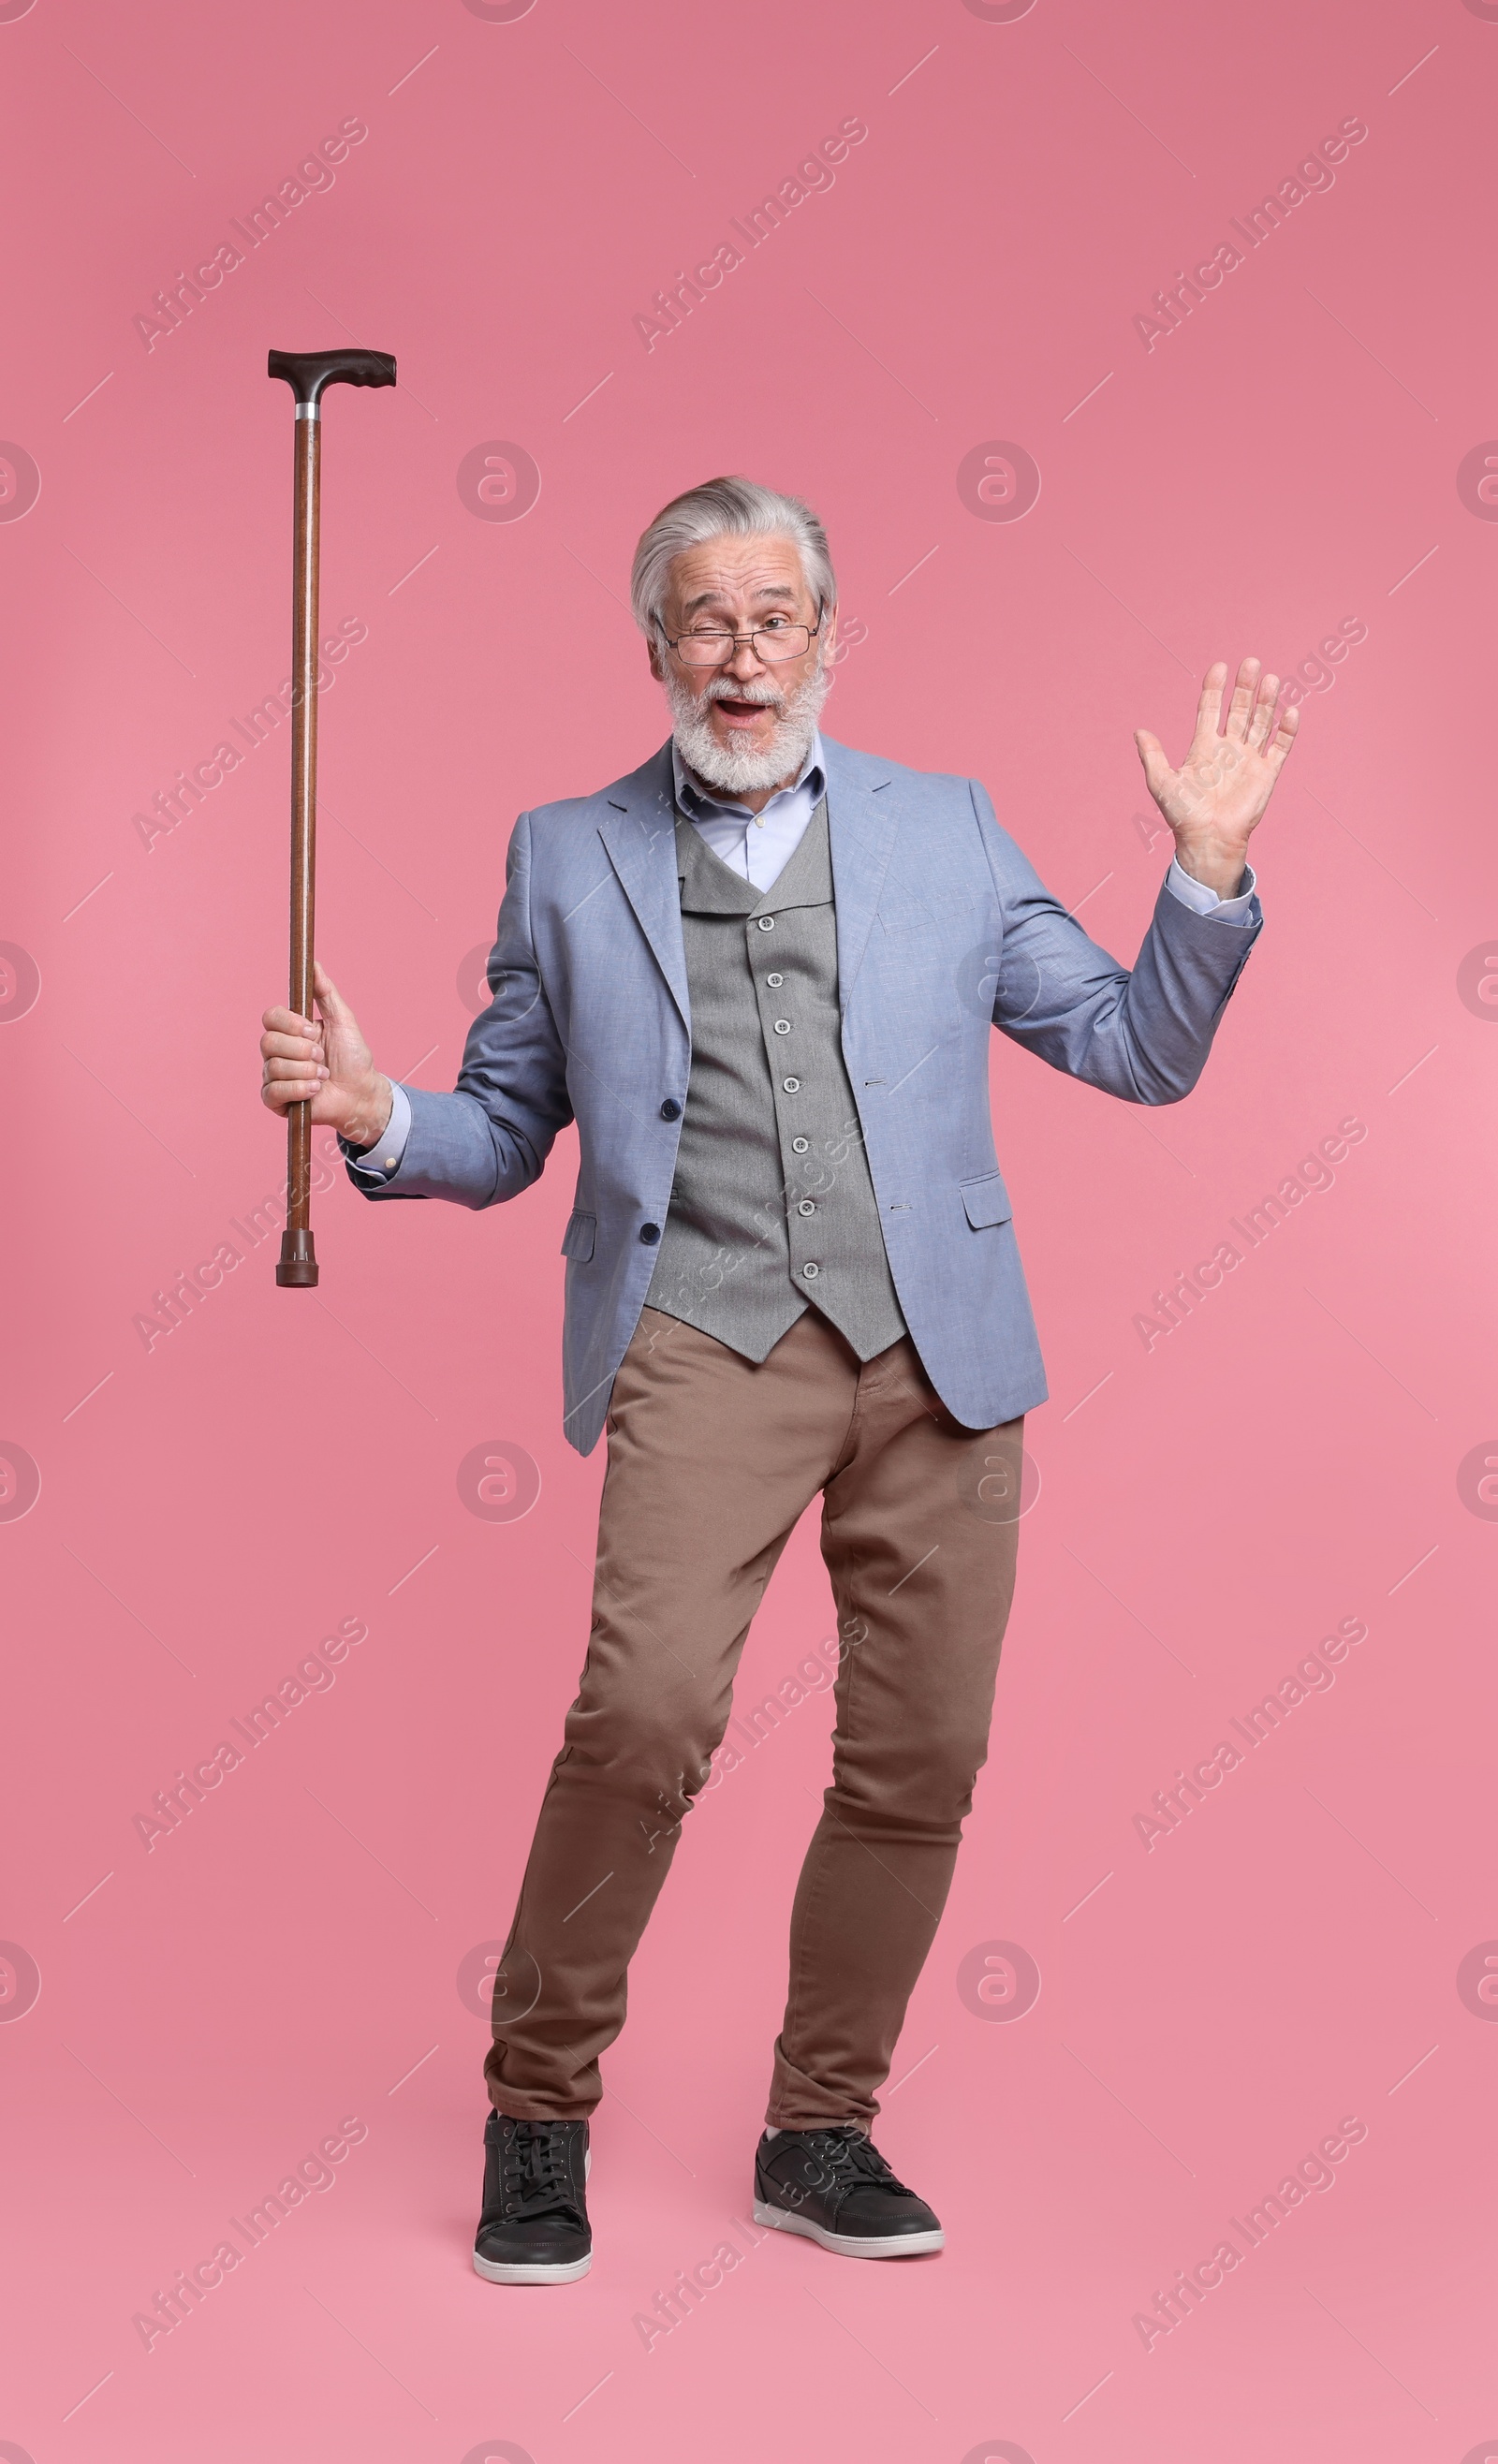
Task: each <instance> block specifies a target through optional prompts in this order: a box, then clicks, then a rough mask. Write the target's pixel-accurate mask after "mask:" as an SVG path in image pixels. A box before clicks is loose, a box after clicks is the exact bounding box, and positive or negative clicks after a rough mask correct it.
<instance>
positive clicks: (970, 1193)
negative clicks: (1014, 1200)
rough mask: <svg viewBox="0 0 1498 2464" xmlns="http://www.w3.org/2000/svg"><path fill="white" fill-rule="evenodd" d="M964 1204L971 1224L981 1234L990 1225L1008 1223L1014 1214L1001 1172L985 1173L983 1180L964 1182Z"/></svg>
mask: <svg viewBox="0 0 1498 2464" xmlns="http://www.w3.org/2000/svg"><path fill="white" fill-rule="evenodd" d="M962 1203H963V1205H964V1206H965V1207H966V1209H967V1220H968V1221H969V1223H971V1224H972V1226H973V1228H974V1230H975V1231H979V1232H980V1231H982V1230H983V1229H984V1227H985V1226H986V1225H987V1224H990V1223H1007V1222H1008V1221H1009V1219H1010V1217H1011V1216H1012V1214H1013V1213H1014V1209H1013V1207H1012V1206H1011V1205H1010V1203H1009V1193H1008V1191H1007V1190H1006V1189H1005V1187H1004V1185H1003V1175H1002V1173H999V1172H990V1173H985V1174H984V1176H983V1177H982V1179H981V1180H964V1181H963V1183H962Z"/></svg>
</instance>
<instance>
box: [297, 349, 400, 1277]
mask: <svg viewBox="0 0 1498 2464" xmlns="http://www.w3.org/2000/svg"><path fill="white" fill-rule="evenodd" d="M266 373H267V375H269V376H273V377H284V378H285V380H286V383H287V384H288V385H290V387H291V389H292V393H293V396H294V397H295V400H296V405H297V421H296V441H295V447H294V452H295V457H296V458H295V472H296V480H295V486H296V521H295V529H294V534H293V547H292V806H291V1006H292V1008H293V1009H294V1010H295V1011H296V1012H297V1016H298V1017H300V1018H310V1017H311V1016H312V956H313V926H314V901H315V891H316V880H317V852H318V848H317V827H318V484H319V471H320V468H321V454H320V451H319V436H320V433H321V429H322V415H321V399H322V391H323V387H324V386H325V385H394V383H395V362H394V360H393V359H392V358H391V357H390V354H389V352H388V351H273V352H272V353H271V355H270V358H269V360H268V361H267V363H266ZM275 1280H276V1282H277V1283H278V1284H289V1285H292V1286H300V1287H306V1286H308V1285H310V1284H315V1283H316V1282H317V1280H318V1257H317V1251H316V1250H315V1249H314V1247H313V1245H312V1105H311V1102H310V1100H309V1101H308V1102H306V1103H301V1104H290V1105H288V1106H287V1109H286V1229H285V1231H284V1232H283V1233H282V1234H281V1254H280V1259H279V1262H278V1264H277V1265H276V1269H275Z"/></svg>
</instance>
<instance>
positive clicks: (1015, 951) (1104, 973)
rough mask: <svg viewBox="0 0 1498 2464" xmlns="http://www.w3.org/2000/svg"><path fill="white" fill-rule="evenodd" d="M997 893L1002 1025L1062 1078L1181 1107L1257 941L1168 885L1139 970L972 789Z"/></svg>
mask: <svg viewBox="0 0 1498 2464" xmlns="http://www.w3.org/2000/svg"><path fill="white" fill-rule="evenodd" d="M969 786H970V788H971V792H972V798H973V806H974V810H975V811H976V813H977V815H978V825H979V829H980V832H981V835H982V840H983V845H984V847H985V848H986V850H987V854H988V862H989V867H990V869H991V871H992V873H993V877H994V886H995V888H996V890H997V891H998V893H999V903H1000V913H1001V916H1002V927H1003V937H1002V942H1001V945H1000V948H999V951H998V954H997V958H998V974H997V979H996V984H995V993H994V1010H993V1018H994V1024H995V1026H997V1027H999V1028H1001V1029H1002V1032H1003V1033H1004V1034H1005V1035H1007V1036H1009V1037H1010V1038H1011V1040H1012V1041H1013V1042H1014V1043H1016V1044H1023V1045H1024V1046H1025V1047H1026V1048H1027V1050H1029V1051H1031V1052H1038V1053H1039V1054H1040V1057H1041V1059H1042V1060H1043V1061H1048V1062H1049V1063H1050V1065H1051V1067H1052V1068H1053V1069H1064V1070H1065V1071H1066V1072H1067V1074H1068V1077H1071V1078H1081V1079H1084V1080H1085V1081H1086V1082H1087V1084H1088V1085H1089V1086H1090V1087H1100V1088H1102V1089H1104V1091H1105V1093H1107V1094H1110V1095H1118V1096H1121V1097H1122V1098H1123V1100H1124V1102H1125V1103H1130V1104H1176V1103H1179V1101H1180V1099H1181V1097H1182V1096H1183V1095H1189V1094H1190V1092H1191V1089H1193V1087H1194V1086H1195V1085H1196V1083H1197V1080H1198V1079H1199V1078H1200V1076H1201V1071H1202V1068H1203V1067H1204V1065H1205V1062H1206V1057H1207V1054H1208V1052H1209V1051H1210V1050H1211V1048H1212V1038H1213V1036H1214V1034H1215V1033H1216V1031H1217V1023H1218V1020H1219V1019H1220V1018H1221V1016H1222V1014H1223V1009H1224V1007H1225V1006H1226V1003H1227V1001H1228V997H1229V995H1230V994H1231V992H1232V990H1233V986H1234V985H1235V984H1236V983H1237V981H1238V978H1239V976H1240V974H1241V973H1242V970H1243V968H1244V966H1245V963H1246V960H1247V957H1248V953H1249V951H1250V950H1251V949H1252V947H1253V945H1254V942H1255V941H1256V940H1257V939H1258V937H1259V933H1260V931H1261V929H1262V926H1263V922H1264V917H1263V913H1262V911H1261V909H1260V906H1259V902H1258V899H1257V897H1255V899H1254V901H1253V904H1252V907H1251V910H1250V913H1249V918H1248V921H1247V923H1246V924H1224V923H1220V922H1218V921H1217V920H1216V919H1215V918H1214V917H1212V916H1210V915H1198V914H1195V913H1193V912H1192V910H1191V909H1190V908H1189V907H1187V906H1186V905H1185V904H1184V902H1183V901H1182V900H1181V899H1179V898H1177V897H1175V896H1173V895H1172V893H1171V891H1169V890H1168V889H1167V888H1166V886H1165V884H1164V883H1163V882H1162V883H1161V885H1160V892H1159V896H1158V897H1157V900H1156V902H1155V914H1154V917H1153V919H1152V921H1151V924H1150V929H1149V931H1148V932H1147V933H1146V935H1145V936H1144V941H1143V944H1142V946H1141V948H1140V951H1139V955H1138V957H1137V958H1136V959H1135V963H1134V968H1133V972H1132V973H1131V971H1130V969H1129V968H1127V967H1123V966H1120V965H1119V963H1118V960H1117V959H1116V958H1114V957H1110V955H1109V953H1108V952H1107V951H1106V950H1104V949H1100V948H1099V946H1098V944H1097V943H1096V942H1095V941H1092V940H1090V939H1089V937H1088V935H1087V934H1086V933H1084V932H1083V930H1082V927H1081V925H1080V924H1078V923H1076V922H1075V921H1074V920H1073V918H1072V917H1071V916H1069V915H1068V913H1067V912H1066V909H1065V908H1064V907H1063V906H1062V905H1061V902H1060V901H1059V899H1056V898H1053V897H1052V895H1051V893H1050V891H1048V890H1047V889H1046V885H1045V883H1044V882H1043V881H1042V880H1041V878H1040V876H1039V874H1038V873H1037V872H1036V870H1035V869H1034V867H1033V866H1032V865H1031V864H1030V863H1029V862H1028V861H1027V859H1026V858H1025V857H1024V855H1022V854H1021V852H1020V849H1019V848H1018V847H1016V846H1015V843H1014V841H1013V840H1012V839H1011V838H1010V837H1009V835H1008V833H1007V832H1006V831H1005V830H1002V829H1001V827H1000V825H999V823H998V821H997V819H996V818H995V815H994V808H993V805H992V803H990V801H989V798H988V795H987V793H986V791H985V790H984V788H983V787H982V786H981V785H980V783H979V781H977V780H972V781H969Z"/></svg>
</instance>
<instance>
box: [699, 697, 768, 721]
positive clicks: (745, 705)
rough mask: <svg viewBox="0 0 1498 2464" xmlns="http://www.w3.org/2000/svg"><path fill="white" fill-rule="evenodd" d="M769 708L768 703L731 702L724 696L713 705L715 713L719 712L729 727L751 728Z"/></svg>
mask: <svg viewBox="0 0 1498 2464" xmlns="http://www.w3.org/2000/svg"><path fill="white" fill-rule="evenodd" d="M771 707H772V705H771V704H770V703H768V702H762V701H738V700H733V701H731V700H729V699H728V698H727V697H726V696H725V697H724V698H722V699H720V700H718V701H715V703H714V704H713V708H714V709H715V711H719V712H721V714H722V715H723V717H724V718H725V719H726V720H727V722H728V724H729V726H730V727H753V725H754V723H755V721H756V719H758V718H760V717H762V716H763V715H765V714H766V712H767V711H769V710H770V709H771Z"/></svg>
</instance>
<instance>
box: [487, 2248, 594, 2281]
mask: <svg viewBox="0 0 1498 2464" xmlns="http://www.w3.org/2000/svg"><path fill="white" fill-rule="evenodd" d="M592 2264H593V2254H592V2252H591V2251H589V2253H588V2255H587V2256H586V2258H574V2259H571V2260H569V2261H568V2263H567V2265H566V2266H565V2267H539V2266H536V2265H534V2264H533V2265H531V2266H525V2265H522V2264H521V2263H519V2262H518V2261H517V2262H515V2263H513V2264H511V2263H508V2262H506V2261H505V2260H504V2259H500V2258H484V2257H483V2256H481V2255H480V2254H479V2253H478V2252H477V2251H476V2250H475V2251H474V2275H475V2276H481V2277H483V2279H484V2281H485V2283H486V2284H576V2282H577V2280H578V2278H579V2277H580V2276H585V2275H586V2274H587V2272H588V2269H589V2268H590V2267H591V2266H592Z"/></svg>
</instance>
